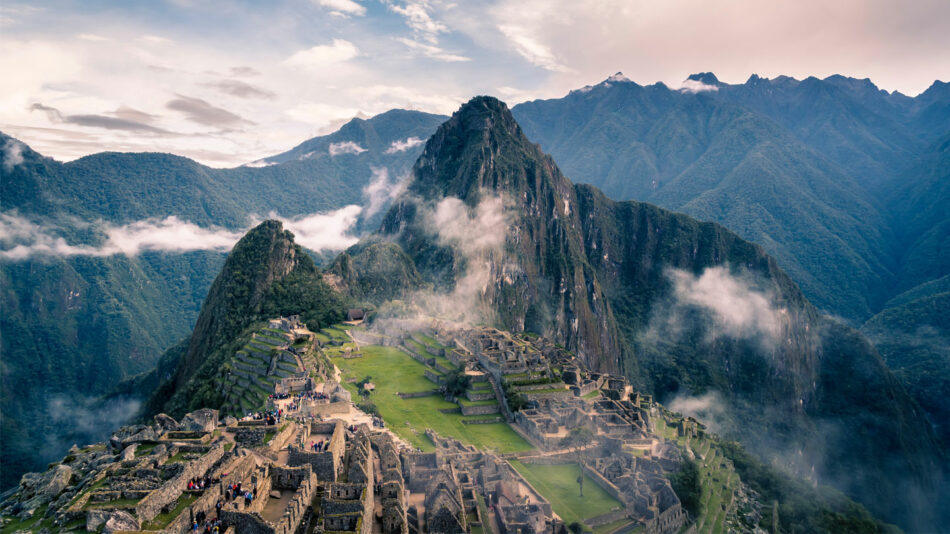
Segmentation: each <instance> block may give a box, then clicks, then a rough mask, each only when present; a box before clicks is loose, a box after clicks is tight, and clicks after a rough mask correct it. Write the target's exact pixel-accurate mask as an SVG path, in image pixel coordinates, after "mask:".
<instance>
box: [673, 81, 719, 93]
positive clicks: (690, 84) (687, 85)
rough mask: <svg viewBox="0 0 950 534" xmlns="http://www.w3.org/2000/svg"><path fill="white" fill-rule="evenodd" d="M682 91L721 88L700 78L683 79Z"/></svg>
mask: <svg viewBox="0 0 950 534" xmlns="http://www.w3.org/2000/svg"><path fill="white" fill-rule="evenodd" d="M679 90H680V91H682V92H684V93H693V94H696V93H702V92H704V91H718V90H719V88H718V87H716V86H715V85H708V84H705V83H703V82H701V81H699V80H683V83H682V84H681V85H680V88H679Z"/></svg>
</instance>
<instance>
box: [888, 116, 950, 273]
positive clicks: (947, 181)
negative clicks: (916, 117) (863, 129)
mask: <svg viewBox="0 0 950 534" xmlns="http://www.w3.org/2000/svg"><path fill="white" fill-rule="evenodd" d="M947 130H948V131H947V134H946V135H944V136H943V137H942V138H941V139H940V140H938V141H937V142H936V143H934V144H933V145H932V146H930V147H929V148H928V150H927V151H925V152H924V154H923V155H922V157H921V158H920V163H919V164H918V165H916V166H914V167H913V168H911V169H910V170H908V171H907V172H905V173H903V174H902V175H901V176H900V179H898V180H895V183H894V184H892V185H890V186H889V188H888V189H887V193H886V194H887V197H888V198H890V199H891V202H890V203H889V204H888V214H889V215H890V217H891V224H892V225H893V227H894V229H895V232H896V233H897V236H898V237H899V239H900V243H901V247H900V262H899V264H898V284H897V288H896V289H897V291H906V290H908V289H910V288H912V287H915V286H918V285H920V284H923V283H926V282H928V281H931V280H936V279H939V278H942V277H944V276H946V275H948V274H950V209H948V208H947V205H948V202H950V124H948V125H947Z"/></svg>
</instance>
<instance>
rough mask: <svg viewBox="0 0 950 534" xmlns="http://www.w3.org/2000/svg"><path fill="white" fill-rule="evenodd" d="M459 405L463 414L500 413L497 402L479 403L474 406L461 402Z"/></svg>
mask: <svg viewBox="0 0 950 534" xmlns="http://www.w3.org/2000/svg"><path fill="white" fill-rule="evenodd" d="M459 407H460V408H461V409H462V415H493V414H496V413H498V405H497V404H485V405H481V404H479V405H474V406H473V405H467V406H466V405H465V404H460V405H459Z"/></svg>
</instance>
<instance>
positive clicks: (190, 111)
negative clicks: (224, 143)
mask: <svg viewBox="0 0 950 534" xmlns="http://www.w3.org/2000/svg"><path fill="white" fill-rule="evenodd" d="M176 96H178V98H176V99H174V100H170V101H169V102H168V103H167V104H165V107H167V108H168V109H171V110H174V111H180V112H182V113H184V114H185V117H187V118H188V120H190V121H192V122H196V123H198V124H201V125H204V126H211V127H214V128H230V127H235V126H240V125H244V124H253V123H251V122H249V121H246V120H244V119H242V118H241V117H239V116H238V115H235V114H234V113H231V112H230V111H228V110H226V109H222V108H219V107H217V106H213V105H211V104H209V103H208V102H207V101H205V100H202V99H200V98H192V97H189V96H185V95H176Z"/></svg>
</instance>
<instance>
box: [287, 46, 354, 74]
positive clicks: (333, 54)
mask: <svg viewBox="0 0 950 534" xmlns="http://www.w3.org/2000/svg"><path fill="white" fill-rule="evenodd" d="M359 53H360V51H359V49H358V48H356V45H354V44H353V43H351V42H349V41H346V40H344V39H334V40H333V43H331V44H328V45H318V46H314V47H311V48H307V49H305V50H299V51H297V52H295V53H294V54H293V55H292V56H290V57H289V58H287V59H285V60H284V64H285V65H288V66H291V67H302V68H306V69H315V68H323V67H328V66H330V65H333V64H335V63H342V62H344V61H349V60H351V59H353V58H355V57H356V56H358V55H359Z"/></svg>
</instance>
